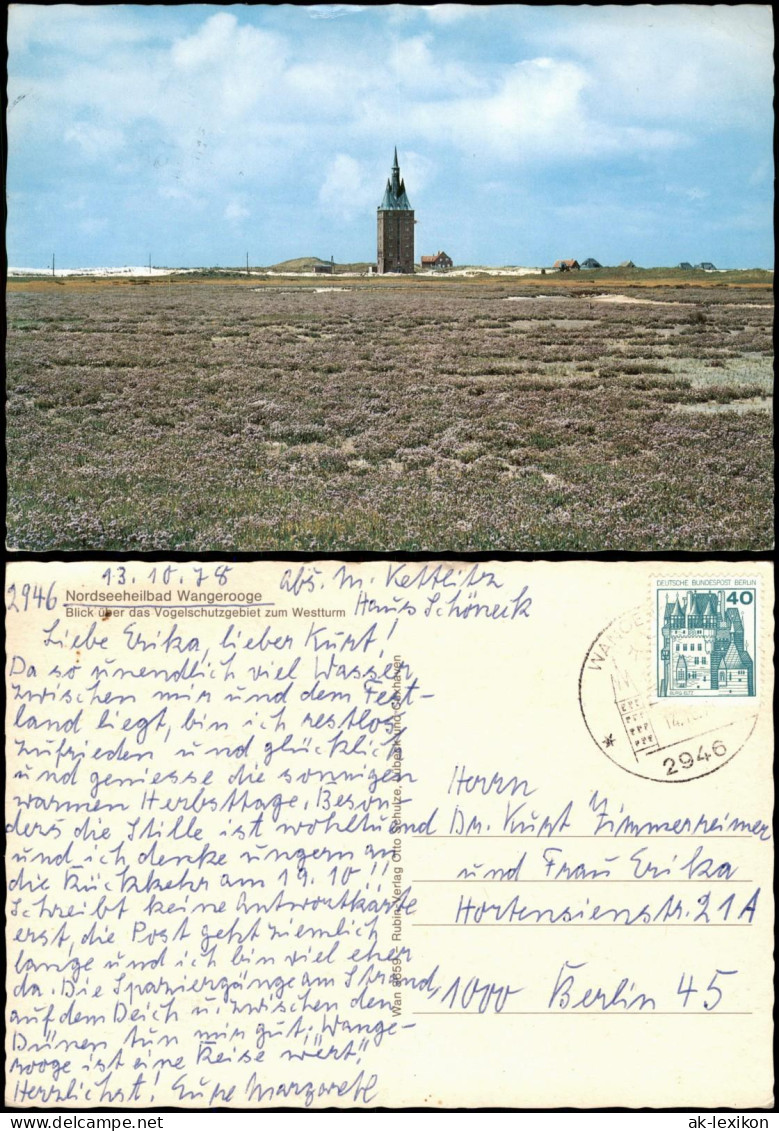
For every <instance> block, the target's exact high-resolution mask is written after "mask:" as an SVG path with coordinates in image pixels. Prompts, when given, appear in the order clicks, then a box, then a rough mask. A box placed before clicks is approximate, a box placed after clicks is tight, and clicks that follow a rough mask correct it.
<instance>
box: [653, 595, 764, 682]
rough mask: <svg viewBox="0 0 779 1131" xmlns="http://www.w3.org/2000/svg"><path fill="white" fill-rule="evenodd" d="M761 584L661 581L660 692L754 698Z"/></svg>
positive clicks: (657, 656)
mask: <svg viewBox="0 0 779 1131" xmlns="http://www.w3.org/2000/svg"><path fill="white" fill-rule="evenodd" d="M757 600H758V589H757V585H756V584H755V582H754V579H752V581H751V583H750V579H748V578H745V579H736V580H735V581H733V580H730V581H726V582H725V583H723V584H717V583H716V581H715V582H714V583H712V582H711V581H704V582H703V583H702V584H700V585H696V584H695V583H694V582H693V583H692V584H690V585H689V586H688V585H687V584H685V583H684V582H682V583H669V582H666V583H665V584H662V583H659V582H658V583H657V586H656V603H655V605H656V607H655V614H656V617H657V621H656V625H655V636H654V639H655V659H656V663H657V694H658V696H661V697H666V696H680V697H685V698H689V697H695V698H706V699H721V698H723V697H725V696H747V697H749V698H754V696H755V695H756V694H757V688H756V678H757V670H756V659H757V657H756V652H755V634H756V622H757Z"/></svg>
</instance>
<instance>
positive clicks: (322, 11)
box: [305, 4, 365, 20]
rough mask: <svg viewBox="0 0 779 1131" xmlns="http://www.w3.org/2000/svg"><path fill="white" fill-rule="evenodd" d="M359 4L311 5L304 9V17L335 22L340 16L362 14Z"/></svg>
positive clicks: (362, 8)
mask: <svg viewBox="0 0 779 1131" xmlns="http://www.w3.org/2000/svg"><path fill="white" fill-rule="evenodd" d="M364 11H365V8H364V6H363V5H361V4H311V5H310V6H309V7H307V8H306V9H305V12H306V15H307V16H310V17H311V19H312V20H337V19H339V18H340V17H341V16H351V15H353V14H354V13H355V12H364Z"/></svg>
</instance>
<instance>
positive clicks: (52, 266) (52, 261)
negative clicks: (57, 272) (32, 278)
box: [51, 252, 54, 279]
mask: <svg viewBox="0 0 779 1131" xmlns="http://www.w3.org/2000/svg"><path fill="white" fill-rule="evenodd" d="M51 277H52V279H53V278H54V252H52V253H51Z"/></svg>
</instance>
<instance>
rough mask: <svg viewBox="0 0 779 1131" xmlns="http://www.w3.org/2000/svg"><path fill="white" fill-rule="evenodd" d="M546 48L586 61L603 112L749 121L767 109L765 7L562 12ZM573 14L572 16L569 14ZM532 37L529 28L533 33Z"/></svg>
mask: <svg viewBox="0 0 779 1131" xmlns="http://www.w3.org/2000/svg"><path fill="white" fill-rule="evenodd" d="M562 11H563V13H564V14H565V24H566V26H564V27H563V28H562V29H558V30H556V31H552V32H551V33H550V32H548V31H547V32H545V34H544V35H543V38H541V37H540V35H537V38H538V41H539V42H543V43H544V45H545V49H547V50H548V49H549V48H550V46H551V47H552V48H553V49H555V50H556V51H560V50H564V51H565V52H566V53H568V54H573V55H574V56H576V57H578V58H579V59H582V60H585V61H586V64H587V66H588V67H589V68H590V70H591V73H592V75H593V78H594V80H595V82H594V90H593V99H594V101H595V102H597V105H598V107H599V109H600V110H601V111H606V112H608V114H609V115H610V116H611V115H616V116H622V117H628V116H638V117H639V118H640V119H641V120H643V121H645V122H651V121H652V120H657V119H663V120H666V121H667V120H671V121H677V120H679V119H688V120H697V121H704V120H707V119H708V120H712V118H713V116H716V120H717V122H718V124H720V125H721V124H723V123H726V122H729V123H732V124H744V123H748V122H750V121H751V120H752V119H753V117H754V114H755V110H756V108H757V107H762V108H763V110H764V111H765V112H770V97H771V87H772V81H771V80H772V74H773V63H772V57H771V55H772V49H773V34H772V28H771V14H770V8H769V6H768V5H750V4H736V5H724V4H719V5H717V4H715V5H708V4H685V5H676V4H668V5H659V6H658V5H648V4H638V5H634V6H628V5H623V6H619V7H617V6H612V5H607V6H603V7H600V8H599V7H592V6H589V7H587V6H581V7H576V8H572V9H562ZM571 13H573V14H571ZM531 34H532V33H531Z"/></svg>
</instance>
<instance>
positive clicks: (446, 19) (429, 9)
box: [422, 4, 483, 24]
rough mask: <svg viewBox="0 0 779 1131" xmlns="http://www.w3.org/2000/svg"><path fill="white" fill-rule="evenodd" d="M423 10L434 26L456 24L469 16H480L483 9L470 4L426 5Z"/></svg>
mask: <svg viewBox="0 0 779 1131" xmlns="http://www.w3.org/2000/svg"><path fill="white" fill-rule="evenodd" d="M422 10H423V11H424V12H425V13H426V15H427V17H428V19H429V20H431V21H432V23H434V24H455V23H459V22H460V21H461V20H465V19H467V18H468V16H473V15H480V14H481V12H482V11H483V9H479V8H476V7H473V6H472V5H470V4H424V5H423V6H422Z"/></svg>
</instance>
